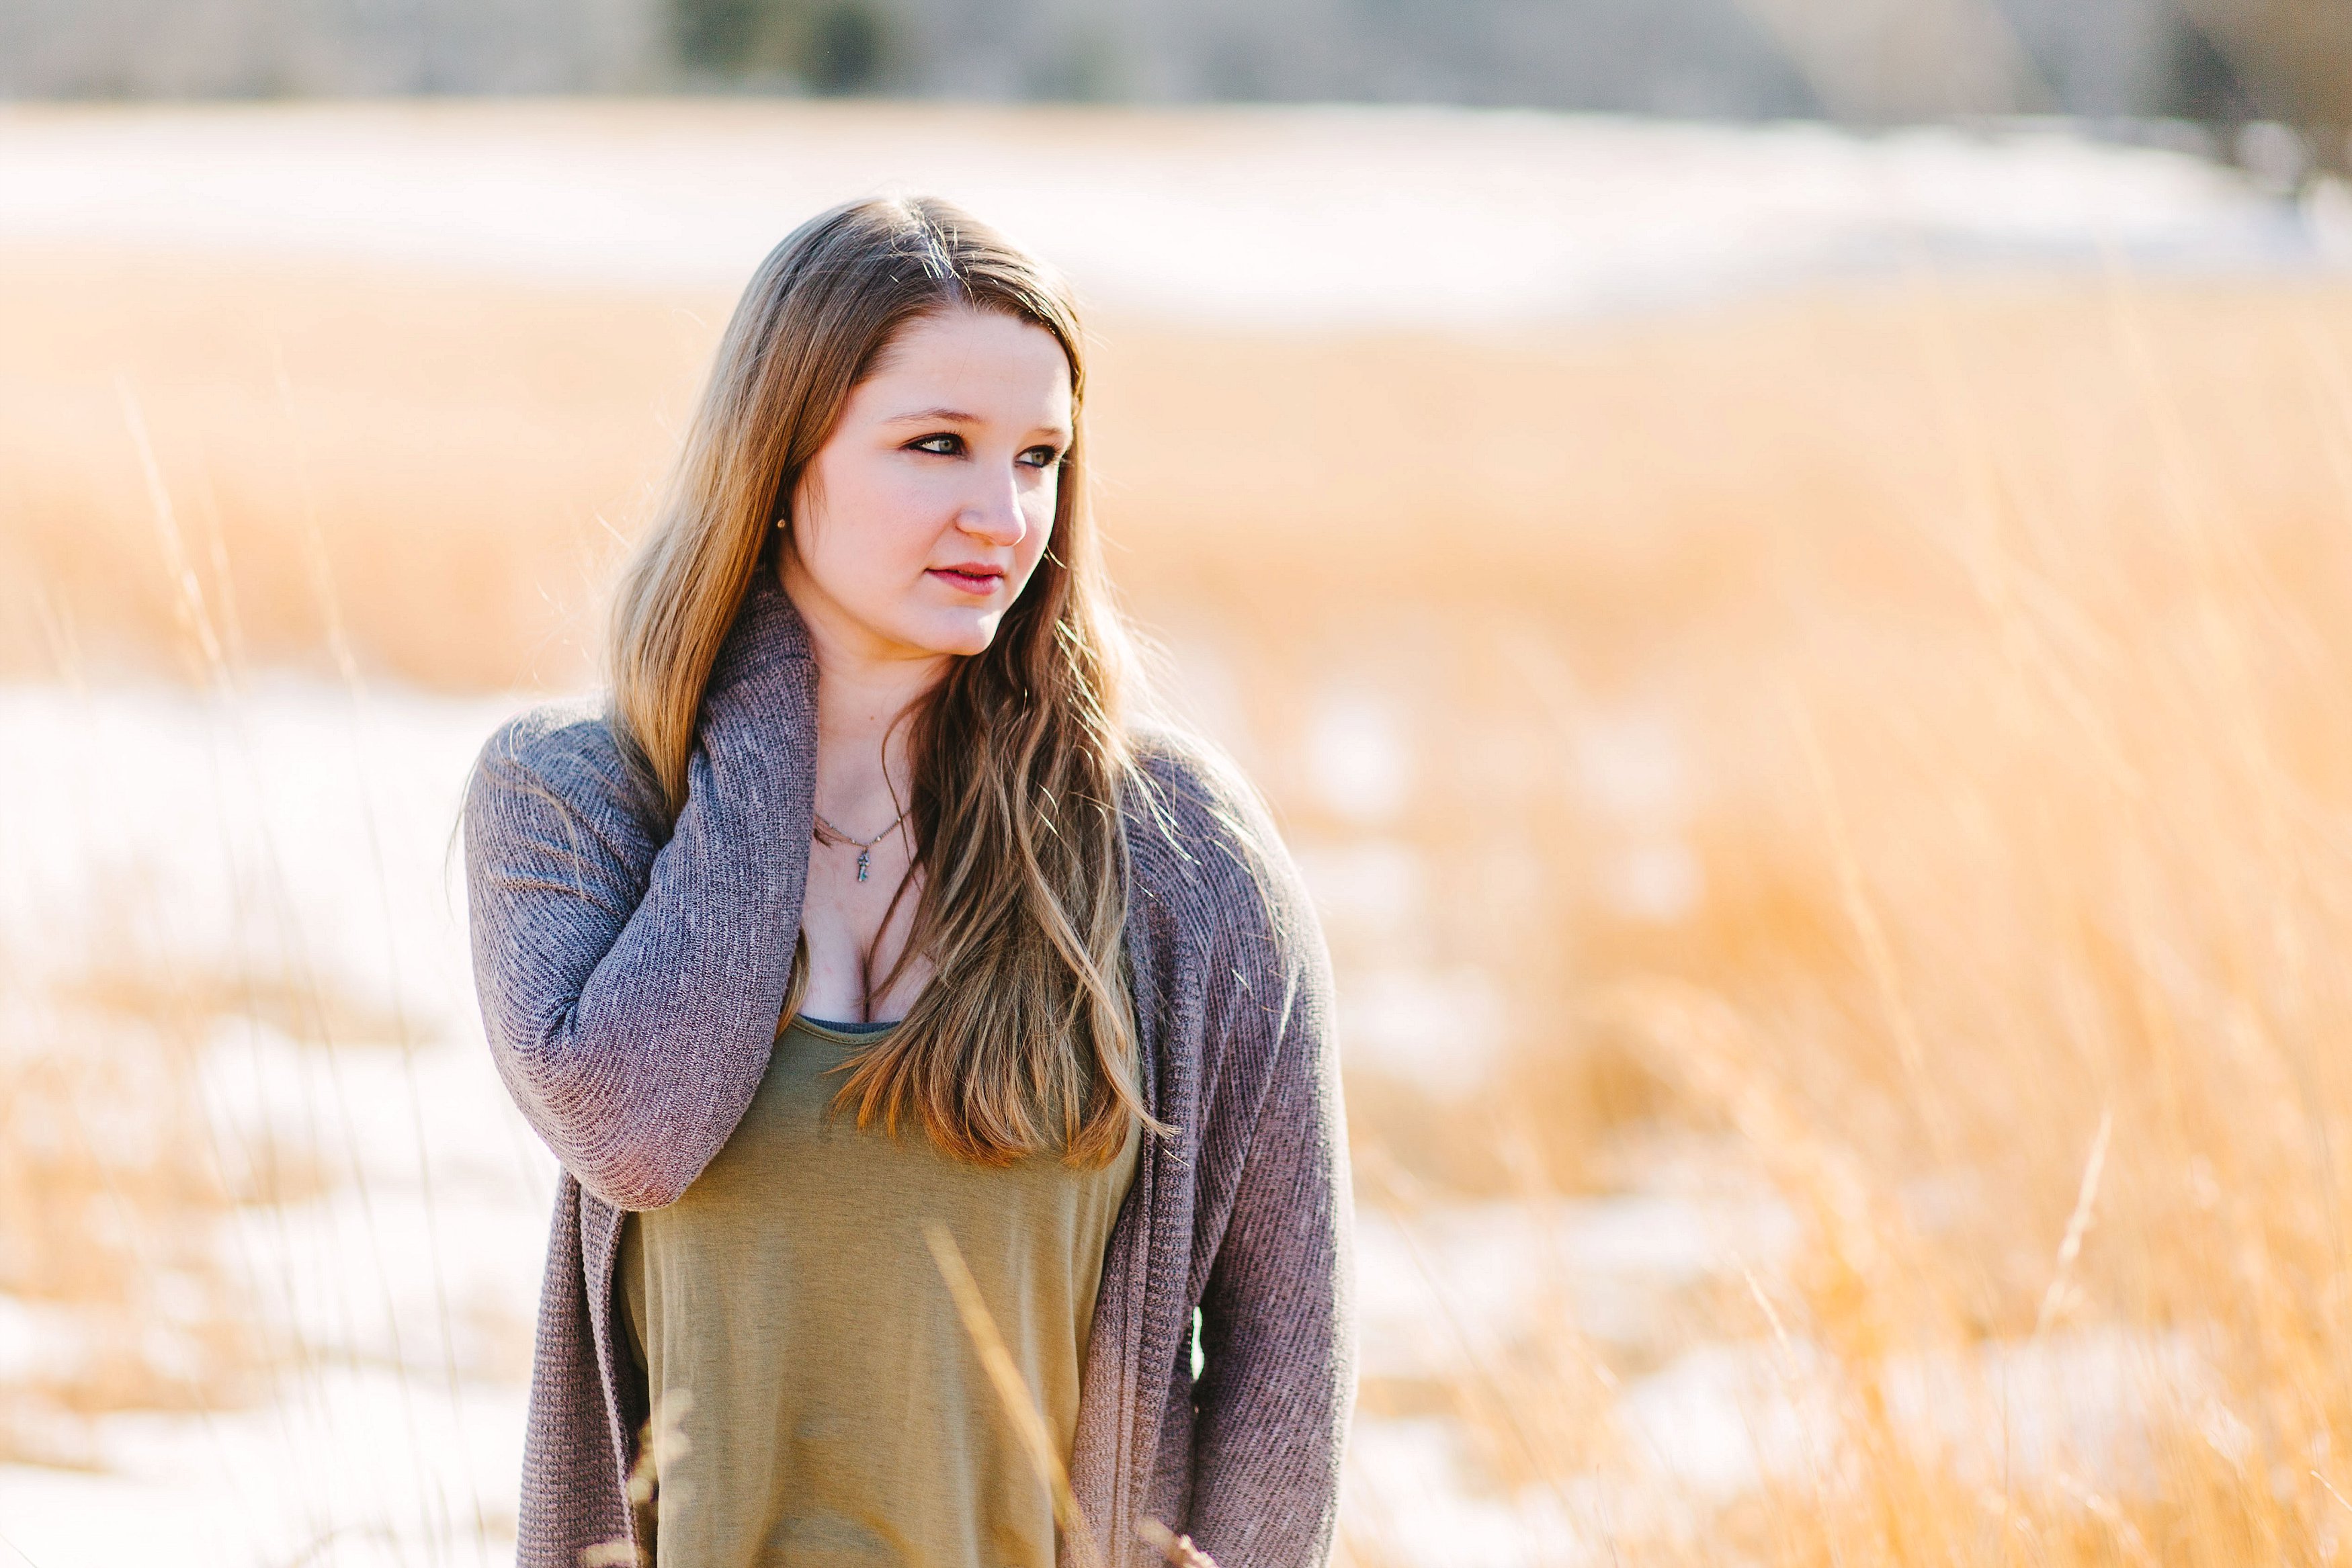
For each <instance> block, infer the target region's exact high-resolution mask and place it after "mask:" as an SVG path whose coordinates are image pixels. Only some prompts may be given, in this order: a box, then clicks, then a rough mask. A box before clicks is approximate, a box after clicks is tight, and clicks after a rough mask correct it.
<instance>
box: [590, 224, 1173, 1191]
mask: <svg viewBox="0 0 2352 1568" xmlns="http://www.w3.org/2000/svg"><path fill="white" fill-rule="evenodd" d="M953 308H977V309H982V310H993V311H1001V312H1003V314H1005V315H1008V316H1011V317H1013V318H1014V319H1018V320H1023V321H1028V322H1032V323H1034V324H1035V325H1037V326H1039V327H1042V328H1044V329H1045V330H1046V331H1048V332H1050V333H1052V334H1053V335H1054V338H1055V340H1056V341H1057V342H1059V343H1060V345H1061V348H1062V352H1063V353H1064V355H1065V356H1066V357H1067V359H1068V361H1069V367H1070V396H1071V440H1070V444H1069V447H1068V449H1067V450H1066V452H1065V453H1064V454H1063V456H1062V460H1061V468H1060V473H1059V476H1058V494H1057V497H1056V501H1055V514H1054V524H1053V532H1052V535H1051V537H1050V538H1049V541H1048V543H1047V547H1046V549H1045V555H1044V558H1043V559H1041V560H1040V561H1039V563H1038V566H1037V569H1036V570H1035V572H1034V574H1033V575H1032V577H1031V578H1030V580H1029V582H1028V584H1027V585H1026V587H1025V588H1024V591H1022V593H1021V596H1020V597H1019V598H1018V599H1017V600H1015V601H1014V602H1013V606H1012V608H1011V609H1010V610H1009V611H1007V612H1006V613H1005V616H1004V619H1003V622H1002V623H1001V625H1000V626H999V629H998V631H997V634H996V638H995V641H994V642H993V643H991V644H990V646H989V648H988V649H987V651H986V652H984V653H976V654H972V655H971V656H969V657H965V658H960V659H958V660H956V661H955V662H954V664H952V665H951V666H950V670H949V672H948V674H947V675H946V676H945V677H944V678H943V679H942V680H941V681H940V684H939V685H937V686H936V687H935V688H934V689H933V690H932V692H931V693H930V694H929V696H927V697H926V698H925V699H924V701H923V702H922V703H921V705H920V706H919V708H918V710H917V711H916V712H915V713H914V715H913V716H912V723H911V726H910V727H909V730H908V760H909V762H910V764H911V771H912V799H911V800H909V801H908V819H907V820H908V825H909V826H910V828H911V829H912V831H913V840H914V845H915V864H916V865H917V866H919V868H920V869H921V872H922V878H921V883H920V892H919V894H917V897H916V902H915V911H914V915H913V920H912V924H911V926H910V928H909V932H908V940H907V943H906V946H905V948H904V949H903V951H902V953H901V955H900V956H899V958H898V962H897V964H896V965H894V966H893V967H892V969H891V972H890V974H889V975H888V976H887V977H885V978H884V979H883V980H882V981H880V982H879V983H878V984H877V986H876V987H875V990H876V993H877V994H881V993H884V992H887V990H888V989H889V988H890V987H891V985H892V984H894V983H895V982H896V981H897V979H898V977H899V976H900V975H901V974H902V973H903V972H904V971H905V968H906V966H907V965H908V964H909V963H911V962H913V961H915V959H916V958H917V956H929V959H930V961H931V963H932V965H933V967H934V968H933V974H932V977H931V978H930V979H929V982H928V983H927V984H926V985H925V986H924V987H923V988H922V990H921V991H920V992H919V994H918V995H917V997H916V998H915V1000H914V1002H913V1004H912V1006H911V1007H910V1008H909V1009H908V1013H907V1016H906V1018H905V1019H904V1021H902V1022H901V1023H900V1024H899V1025H898V1028H897V1029H895V1030H891V1031H890V1032H889V1033H888V1034H887V1035H886V1036H884V1037H882V1039H881V1040H878V1041H877V1042H875V1043H873V1044H870V1045H868V1046H866V1047H865V1048H863V1050H862V1051H860V1052H859V1053H858V1054H857V1055H856V1056H855V1057H853V1058H852V1059H851V1061H850V1063H849V1066H848V1075H847V1078H846V1080H845V1082H844V1083H843V1085H842V1087H841V1090H840V1092H839V1094H838V1095H837V1096H836V1099H835V1107H836V1109H839V1110H845V1111H846V1110H854V1111H855V1112H856V1117H857V1122H858V1124H859V1125H860V1126H865V1125H866V1124H870V1123H873V1122H876V1121H878V1122H880V1123H881V1124H882V1125H883V1126H884V1127H885V1128H886V1129H887V1130H888V1131H891V1132H893V1133H895V1132H896V1131H897V1130H898V1125H899V1124H900V1123H901V1121H902V1120H912V1121H914V1122H917V1123H919V1124H920V1125H921V1126H922V1128H923V1129H924V1130H925V1131H926V1132H927V1133H928V1134H929V1136H930V1137H931V1138H932V1139H933V1140H934V1141H935V1142H936V1143H937V1144H938V1145H940V1147H941V1148H942V1149H944V1150H946V1151H948V1152H950V1153H951V1154H954V1155H959V1156H961V1157H963V1158H965V1159H969V1160H972V1161H975V1162H978V1163H981V1164H983V1165H1003V1164H1007V1163H1010V1162H1012V1161H1013V1160H1016V1159H1018V1158H1021V1157H1022V1156H1024V1155H1029V1154H1032V1153H1035V1152H1038V1151H1040V1150H1045V1149H1049V1148H1052V1149H1057V1150H1059V1152H1060V1153H1061V1154H1062V1156H1063V1157H1064V1158H1065V1159H1066V1160H1068V1161H1069V1162H1070V1163H1071V1164H1073V1165H1078V1166H1101V1165H1105V1164H1107V1163H1108V1162H1109V1161H1110V1160H1111V1159H1112V1158H1114V1157H1116V1156H1117V1155H1118V1153H1119V1151H1120V1149H1121V1148H1122V1147H1123V1145H1125V1143H1126V1141H1127V1137H1128V1134H1129V1130H1130V1127H1131V1125H1132V1124H1136V1123H1141V1124H1143V1125H1145V1126H1148V1127H1150V1128H1152V1129H1154V1130H1160V1131H1164V1130H1165V1129H1164V1128H1162V1127H1161V1125H1160V1124H1159V1123H1157V1122H1156V1121H1154V1120H1153V1119H1152V1118H1151V1116H1150V1113H1149V1111H1148V1110H1147V1108H1146V1107H1145V1105H1144V1103H1143V1098H1142V1093H1141V1090H1140V1088H1139V1082H1138V1071H1139V1069H1138V1062H1137V1050H1138V1047H1137V1039H1136V1026H1135V1019H1134V1010H1133V1003H1132V998H1130V996H1129V987H1128V984H1127V971H1126V965H1125V962H1124V954H1123V951H1122V934H1123V927H1124V923H1125V917H1126V904H1127V883H1128V875H1129V868H1128V857H1127V845H1126V840H1125V837H1124V835H1123V833H1122V832H1121V829H1120V818H1119V807H1120V802H1121V800H1122V799H1123V798H1125V797H1126V796H1127V795H1128V793H1129V791H1130V790H1132V789H1138V788H1140V787H1142V780H1141V778H1140V775H1139V769H1138V768H1137V765H1136V761H1135V758H1134V755H1133V752H1132V750H1131V748H1130V746H1129V736H1128V730H1127V727H1126V724H1125V708H1124V706H1123V699H1124V697H1125V695H1126V686H1127V684H1128V682H1129V665H1130V660H1129V653H1128V643H1127V638H1126V635H1125V632H1124V630H1123V628H1122V626H1121V625H1120V622H1119V621H1118V616H1117V614H1116V612H1114V611H1113V610H1112V608H1111V606H1110V603H1109V598H1108V583H1107V581H1106V580H1105V577H1104V572H1103V566H1102V560H1101V555H1100V550H1099V547H1098V543H1097V538H1096V532H1095V524H1094V518H1093V516H1092V513H1091V510H1090V509H1089V507H1088V506H1087V477H1086V476H1087V470H1086V440H1085V413H1084V406H1085V405H1084V393H1085V386H1086V375H1085V354H1084V351H1083V347H1082V340H1081V336H1080V330H1079V327H1078V320H1077V315H1076V308H1075V307H1074V305H1073V302H1072V300H1071V298H1070V295H1069V291H1068V289H1067V287H1066V286H1065V285H1064V284H1063V283H1062V282H1061V280H1060V279H1059V278H1058V277H1056V276H1055V274H1054V273H1053V272H1051V271H1050V270H1049V269H1047V268H1046V267H1044V266H1043V265H1041V264H1040V263H1039V262H1037V261H1036V260H1035V259H1034V258H1032V257H1031V256H1027V255H1026V254H1024V252H1022V251H1021V250H1020V249H1019V248H1018V247H1016V246H1014V245H1013V243H1012V242H1011V241H1009V240H1007V239H1006V238H1004V236H1003V235H1000V234H998V233H996V232H995V231H994V230H992V229H991V228H989V227H988V226H987V225H983V224H982V223H980V222H979V221H978V220H976V219H974V218H973V217H971V215H970V214H967V213H965V212H963V211H962V210H961V209H960V208H958V207H956V206H954V205H953V204H950V203H947V202H943V201H939V200H936V199H931V198H923V197H912V198H890V199H875V200H868V201H859V202H852V203H846V204H843V205H841V206H838V207H835V208H834V209H833V210H832V211H830V212H826V213H824V214H819V215H818V216H816V217H814V218H812V219H810V220H809V221H808V222H807V223H804V224H803V225H801V226H800V227H799V228H797V229H795V230H793V233H792V234H791V235H788V236H787V237H786V238H785V239H784V241H783V243H782V244H781V245H779V246H776V248H775V249H774V250H773V251H772V252H771V253H770V254H769V256H768V257H767V259H766V260H765V261H763V262H762V263H761V265H760V268H759V271H758V272H757V273H756V274H755V275H754V276H753V277H752V279H751V284H750V286H749V287H746V288H745V289H744V291H743V297H742V299H741V300H740V302H739V303H738V304H737V306H736V308H735V313H734V316H733V317H732V319H730V321H729V322H728V324H727V330H726V333H725V335H724V336H723V337H722V338H721V340H720V341H719V351H718V357H717V361H716V363H715V364H714V366H713V368H712V371H711V375H710V379H709V383H708V384H707V386H706V387H705V389H704V392H703V395H702V401H701V403H700V405H699V407H698V410H697V412H696V414H695V418H694V422H693V424H692V426H691V428H690V429H689V431H688V436H687V440H686V443H685V446H684V450H683V451H682V453H681V454H680V456H679V459H678V463H677V468H676V471H675V472H674V474H673V476H672V478H671V481H670V484H669V487H668V490H667V494H666V496H665V497H664V500H663V503H662V505H661V507H660V508H659V510H658V512H657V513H656V517H655V518H654V521H653V523H652V525H651V527H650V528H648V529H647V530H646V533H645V535H644V536H643V538H640V539H639V541H638V542H637V544H636V547H635V551H634V553H633V554H632V556H631V558H630V559H629V561H628V564H627V566H626V567H625V570H624V571H623V574H622V577H621V580H620V584H619V588H618V591H617V594H616V597H615V601H614V611H613V620H612V626H611V632H610V643H609V645H608V648H607V651H606V652H607V674H608V676H609V679H610V693H611V696H610V707H609V709H608V713H607V722H608V723H609V724H610V726H611V727H612V730H613V734H614V739H615V740H616V742H618V743H619V745H620V747H621V750H622V753H623V755H624V756H625V758H628V759H629V762H630V765H631V768H632V770H633V771H634V772H635V774H636V776H637V778H638V780H639V784H640V789H641V791H642V793H643V794H644V796H645V798H646V810H647V811H648V813H649V814H650V815H651V816H653V817H654V818H655V819H656V821H658V822H659V823H660V824H662V825H663V827H664V828H665V830H667V826H668V825H669V824H671V823H674V822H675V821H676V820H677V814H678V812H679V811H680V810H682V809H683V808H684V806H685V803H686V789H687V783H686V780H687V759H688V756H689V754H690V753H691V751H692V748H693V746H694V738H695V725H696V721H697V716H698V712H699V709H700V706H701V702H702V695H703V689H704V687H705V685H707V684H708V683H709V677H710V672H711V667H712V665H713V664H714V662H715V661H716V659H717V656H718V653H719V647H720V645H721V643H723V642H724V640H725V638H726V635H727V632H728V629H729V627H730V624H731V623H732V622H733V619H734V617H735V614H736V612H737V611H738V610H739V608H740V605H741V604H742V602H743V596H744V593H745V591H747V590H748V588H749V587H750V585H751V580H752V573H753V572H755V571H758V570H772V568H773V565H774V558H773V557H772V555H770V554H769V551H770V550H771V549H784V548H789V545H788V543H786V542H785V539H784V531H780V530H779V529H777V528H774V527H773V526H772V525H773V522H774V520H775V519H776V518H777V517H779V516H781V515H784V514H785V512H786V510H787V508H788V507H789V503H790V501H791V498H792V497H793V493H794V489H795V486H796V485H797V483H798V481H799V479H800V477H801V476H802V474H803V472H804V471H805V469H806V468H807V466H808V465H809V463H810V462H811V461H812V460H813V459H814V457H815V455H816V454H817V452H818V450H819V448H821V447H822V446H823V445H824V442H825V439H826V437H827V436H828V435H829V434H831V432H832V430H833V427H834V424H835V421H836V419H837V418H838V416H839V414H840V413H841V409H842V405H843V403H844V402H845V401H846V400H847V398H848V396H849V393H850V392H851V390H852V389H853V388H854V387H856V385H857V383H858V382H860V381H861V380H862V379H863V378H864V377H865V376H866V375H867V374H868V373H870V371H871V369H872V367H873V365H874V363H875V361H876V359H877V356H878V355H879V354H880V353H881V351H882V350H884V348H885V347H886V346H887V344H888V343H889V341H890V340H891V338H892V336H893V334H895V333H896V332H898V330H899V329H902V328H904V327H905V326H906V325H907V324H908V323H909V322H911V321H913V320H915V319H919V318H921V317H925V316H929V315H935V314H937V313H939V312H940V311H943V310H949V309H953ZM789 527H790V524H789V520H788V521H787V525H786V528H787V530H788V529H789ZM910 874H911V873H910ZM806 974H807V962H806V948H805V944H804V943H803V946H802V947H801V949H800V951H799V952H798V953H796V955H795V958H794V963H793V980H792V982H791V985H790V988H789V989H788V992H787V996H786V999H785V1003H784V1009H783V1018H784V1019H789V1018H790V1017H791V1015H792V1013H793V1011H794V1010H795V1009H796V1008H797V1006H798V1002H799V998H800V995H801V993H802V991H803V988H804V986H805V983H806Z"/></svg>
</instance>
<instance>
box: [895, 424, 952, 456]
mask: <svg viewBox="0 0 2352 1568" xmlns="http://www.w3.org/2000/svg"><path fill="white" fill-rule="evenodd" d="M907 450H908V451H909V452H929V453H930V454H932V455H934V456H939V457H953V456H956V455H959V454H961V452H962V451H963V437H962V436H961V435H958V434H956V433H955V432H953V431H951V430H942V431H939V432H936V433H935V434H930V435H920V436H917V437H916V438H915V439H914V440H912V441H909V442H908V443H907Z"/></svg>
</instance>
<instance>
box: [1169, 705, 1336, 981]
mask: <svg viewBox="0 0 2352 1568" xmlns="http://www.w3.org/2000/svg"><path fill="white" fill-rule="evenodd" d="M1132 744H1133V746H1134V748H1135V758H1136V765H1137V773H1138V788H1137V789H1136V790H1135V791H1134V798H1133V799H1132V800H1129V803H1128V806H1127V816H1128V845H1129V856H1130V860H1131V863H1132V866H1133V871H1134V875H1135V878H1136V880H1137V882H1138V883H1139V891H1140V892H1141V893H1142V894H1144V896H1145V897H1147V898H1148V899H1150V900H1151V901H1152V902H1153V903H1155V904H1160V905H1161V906H1162V910H1163V913H1164V914H1166V915H1169V916H1171V917H1172V919H1173V921H1174V923H1175V924H1176V925H1178V926H1179V927H1180V928H1181V929H1184V930H1186V931H1188V932H1190V933H1191V934H1192V935H1193V936H1199V937H1202V938H1210V939H1213V940H1214V942H1215V945H1217V946H1225V945H1226V944H1228V943H1232V942H1234V941H1236V940H1239V941H1242V942H1244V943H1246V944H1247V945H1249V946H1263V945H1269V944H1270V946H1271V950H1272V953H1273V955H1274V956H1276V958H1277V960H1278V961H1279V962H1281V963H1283V965H1284V967H1288V965H1289V964H1291V963H1295V962H1296V961H1297V960H1298V959H1299V958H1300V957H1302V956H1307V953H1308V952H1309V951H1319V949H1320V945H1321V938H1320V935H1319V929H1318V925H1317V922H1316V919H1315V915H1314V907H1313V904H1311V902H1310V901H1309V900H1308V898H1307V892H1306V887H1305V884H1304V883H1303V882H1302V881H1301V879H1300V877H1299V874H1298V869H1297V864H1296V863H1295V862H1293V861H1292V859H1291V857H1290V852H1289V851H1288V849H1287V848H1286V846H1285V845H1284V843H1283V841H1282V838H1281V834H1280V832H1279V831H1277V829H1276V825H1275V821H1274V816H1273V813H1272V811H1271V810H1269V809H1268V807H1267V805H1266V802H1265V799H1264V797H1262V796H1261V795H1260V794H1259V793H1258V791H1257V789H1256V788H1255V786H1254V785H1252V784H1251V783H1250V781H1249V779H1247V777H1246V776H1244V774H1243V772H1242V770H1241V769H1240V768H1239V767H1238V766H1236V765H1235V763H1234V760H1233V759H1232V758H1230V757H1228V756H1227V755H1226V754H1225V753H1224V752H1223V750H1222V749H1220V748H1219V747H1217V746H1215V745H1214V744H1213V742H1211V741H1209V740H1207V739H1206V738H1204V737H1202V736H1200V735H1197V734H1194V733H1192V732H1191V731H1189V730H1184V729H1180V728H1176V727H1165V726H1154V727H1147V728H1139V729H1138V730H1137V731H1136V733H1135V735H1134V736H1133V737H1132Z"/></svg>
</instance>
